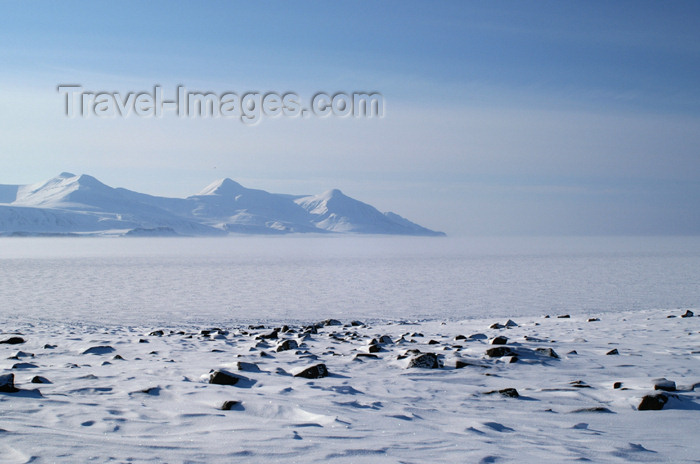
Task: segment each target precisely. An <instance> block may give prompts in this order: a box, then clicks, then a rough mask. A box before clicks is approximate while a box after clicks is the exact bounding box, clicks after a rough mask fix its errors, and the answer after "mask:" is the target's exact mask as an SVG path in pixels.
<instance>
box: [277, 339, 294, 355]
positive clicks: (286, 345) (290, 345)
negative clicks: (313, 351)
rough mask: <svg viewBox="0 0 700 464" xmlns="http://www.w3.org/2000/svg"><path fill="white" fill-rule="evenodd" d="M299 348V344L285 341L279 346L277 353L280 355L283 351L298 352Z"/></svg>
mask: <svg viewBox="0 0 700 464" xmlns="http://www.w3.org/2000/svg"><path fill="white" fill-rule="evenodd" d="M297 348H299V344H298V343H297V342H296V341H295V340H285V341H283V342H282V343H280V344H279V345H277V349H276V351H277V352H278V353H279V352H281V351H287V350H296V349H297Z"/></svg>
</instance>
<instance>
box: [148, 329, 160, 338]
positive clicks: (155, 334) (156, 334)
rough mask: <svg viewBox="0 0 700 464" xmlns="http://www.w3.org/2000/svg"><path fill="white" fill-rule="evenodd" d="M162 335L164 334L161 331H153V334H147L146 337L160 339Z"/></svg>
mask: <svg viewBox="0 0 700 464" xmlns="http://www.w3.org/2000/svg"><path fill="white" fill-rule="evenodd" d="M163 333H164V332H163V331H162V330H154V331H153V332H151V333H149V334H148V335H149V336H150V337H162V336H163Z"/></svg>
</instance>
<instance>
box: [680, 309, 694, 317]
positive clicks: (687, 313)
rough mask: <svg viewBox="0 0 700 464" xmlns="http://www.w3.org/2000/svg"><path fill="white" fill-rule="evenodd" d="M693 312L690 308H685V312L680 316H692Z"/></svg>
mask: <svg viewBox="0 0 700 464" xmlns="http://www.w3.org/2000/svg"><path fill="white" fill-rule="evenodd" d="M694 315H695V314H694V313H693V312H692V311H691V310H689V309H688V310H687V311H686V312H685V313H683V314H682V315H681V317H693V316H694Z"/></svg>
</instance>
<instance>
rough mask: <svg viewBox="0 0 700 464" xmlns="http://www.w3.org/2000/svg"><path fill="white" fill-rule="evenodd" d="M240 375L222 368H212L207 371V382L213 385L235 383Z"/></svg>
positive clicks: (239, 378)
mask: <svg viewBox="0 0 700 464" xmlns="http://www.w3.org/2000/svg"><path fill="white" fill-rule="evenodd" d="M239 380H241V377H239V376H237V375H234V374H231V373H230V372H226V371H223V370H213V371H211V372H210V373H209V383H211V384H215V385H236V384H237V383H238V381H239Z"/></svg>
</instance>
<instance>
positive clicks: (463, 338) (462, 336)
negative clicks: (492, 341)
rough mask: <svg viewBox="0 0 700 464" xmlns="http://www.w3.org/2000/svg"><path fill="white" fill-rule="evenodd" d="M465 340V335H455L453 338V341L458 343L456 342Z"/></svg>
mask: <svg viewBox="0 0 700 464" xmlns="http://www.w3.org/2000/svg"><path fill="white" fill-rule="evenodd" d="M466 339H467V337H466V336H465V335H457V336H456V337H455V338H454V340H455V341H458V340H466Z"/></svg>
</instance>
